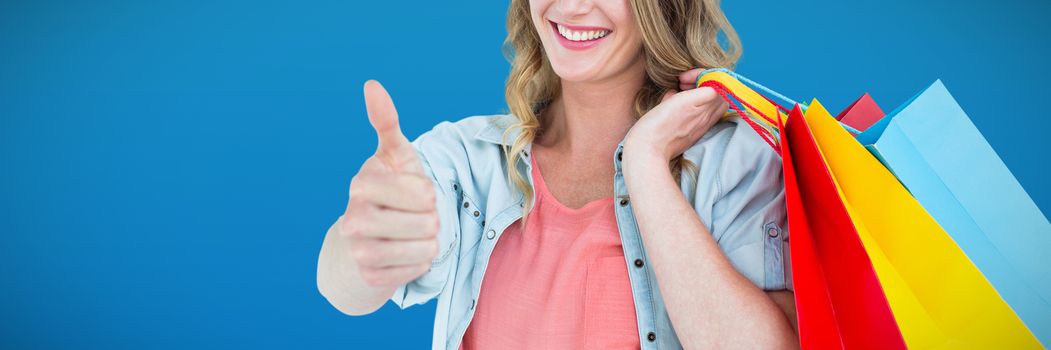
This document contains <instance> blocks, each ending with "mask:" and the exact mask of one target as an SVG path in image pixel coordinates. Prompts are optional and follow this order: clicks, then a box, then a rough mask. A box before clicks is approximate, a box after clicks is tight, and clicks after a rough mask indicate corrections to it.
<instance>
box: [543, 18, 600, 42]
mask: <svg viewBox="0 0 1051 350" xmlns="http://www.w3.org/2000/svg"><path fill="white" fill-rule="evenodd" d="M549 22H551V25H552V27H554V28H555V31H556V32H558V34H559V35H561V36H562V38H565V39H566V40H569V41H574V42H587V41H594V40H598V39H602V38H604V37H606V35H609V33H611V32H613V31H612V30H609V29H605V28H599V27H578V26H569V25H564V24H561V23H557V22H554V21H549Z"/></svg>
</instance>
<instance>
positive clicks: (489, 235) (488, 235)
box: [485, 229, 496, 239]
mask: <svg viewBox="0 0 1051 350" xmlns="http://www.w3.org/2000/svg"><path fill="white" fill-rule="evenodd" d="M485 238H488V239H493V238H496V231H495V230H493V229H489V231H487V232H486V233H485Z"/></svg>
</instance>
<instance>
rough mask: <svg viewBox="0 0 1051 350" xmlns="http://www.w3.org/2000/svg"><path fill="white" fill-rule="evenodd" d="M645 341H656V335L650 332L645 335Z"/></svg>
mask: <svg viewBox="0 0 1051 350" xmlns="http://www.w3.org/2000/svg"><path fill="white" fill-rule="evenodd" d="M646 340H649V341H654V340H657V334H656V333H653V332H650V334H647V335H646Z"/></svg>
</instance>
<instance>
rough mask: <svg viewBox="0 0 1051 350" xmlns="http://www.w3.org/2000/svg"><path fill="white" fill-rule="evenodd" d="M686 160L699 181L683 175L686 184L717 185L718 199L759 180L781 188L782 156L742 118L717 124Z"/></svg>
mask: <svg viewBox="0 0 1051 350" xmlns="http://www.w3.org/2000/svg"><path fill="white" fill-rule="evenodd" d="M683 157H684V158H686V159H687V160H689V161H690V162H692V163H693V164H694V165H696V166H697V168H696V169H691V170H689V171H691V172H692V173H691V175H693V176H692V178H693V179H696V181H694V180H692V179H689V178H691V176H683V181H684V185H690V187H691V188H694V187H695V186H696V185H697V184H698V183H699V184H711V185H714V186H715V188H713V190H714V191H716V193H717V196H716V197H721V196H723V195H725V194H726V193H727V192H729V191H731V190H732V189H733V188H735V187H738V186H740V185H741V184H742V183H746V182H754V181H756V180H761V181H765V182H769V184H768V185H776V186H777V187H781V186H782V185H781V157H780V156H779V155H778V154H777V152H776V151H774V149H773V148H771V147H770V145H769V144H767V143H766V141H764V140H763V138H762V137H760V136H759V134H757V133H756V131H755V130H754V129H752V127H751V126H750V125H748V123H747V122H745V121H744V120H743V119H741V118H740V117H732V118H729V119H726V120H723V121H720V122H718V123H716V124H715V125H714V126H712V128H711V129H710V130H709V131H708V132H707V133H706V134H705V135H704V136H703V137H701V139H700V140H698V141H697V142H696V143H695V144H694V145H693V146H691V147H690V148H689V149H687V150H686V151H685V152H684V154H683ZM687 181H688V182H690V183H686V182H687ZM684 188H685V187H684Z"/></svg>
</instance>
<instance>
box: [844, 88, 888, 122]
mask: <svg viewBox="0 0 1051 350" xmlns="http://www.w3.org/2000/svg"><path fill="white" fill-rule="evenodd" d="M883 116H884V113H883V109H881V108H879V105H877V104H876V101H873V100H872V96H869V94H867V93H866V94H864V95H862V96H861V98H858V99H857V100H856V101H854V103H851V104H850V106H847V108H844V109H843V111H842V112H839V114H838V115H836V120H838V121H839V122H840V123H842V124H845V125H847V126H850V127H852V128H854V129H857V130H858V131H865V129H868V128H869V127H870V126H872V124H875V123H876V122H877V121H879V120H880V119H881V118H883Z"/></svg>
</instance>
